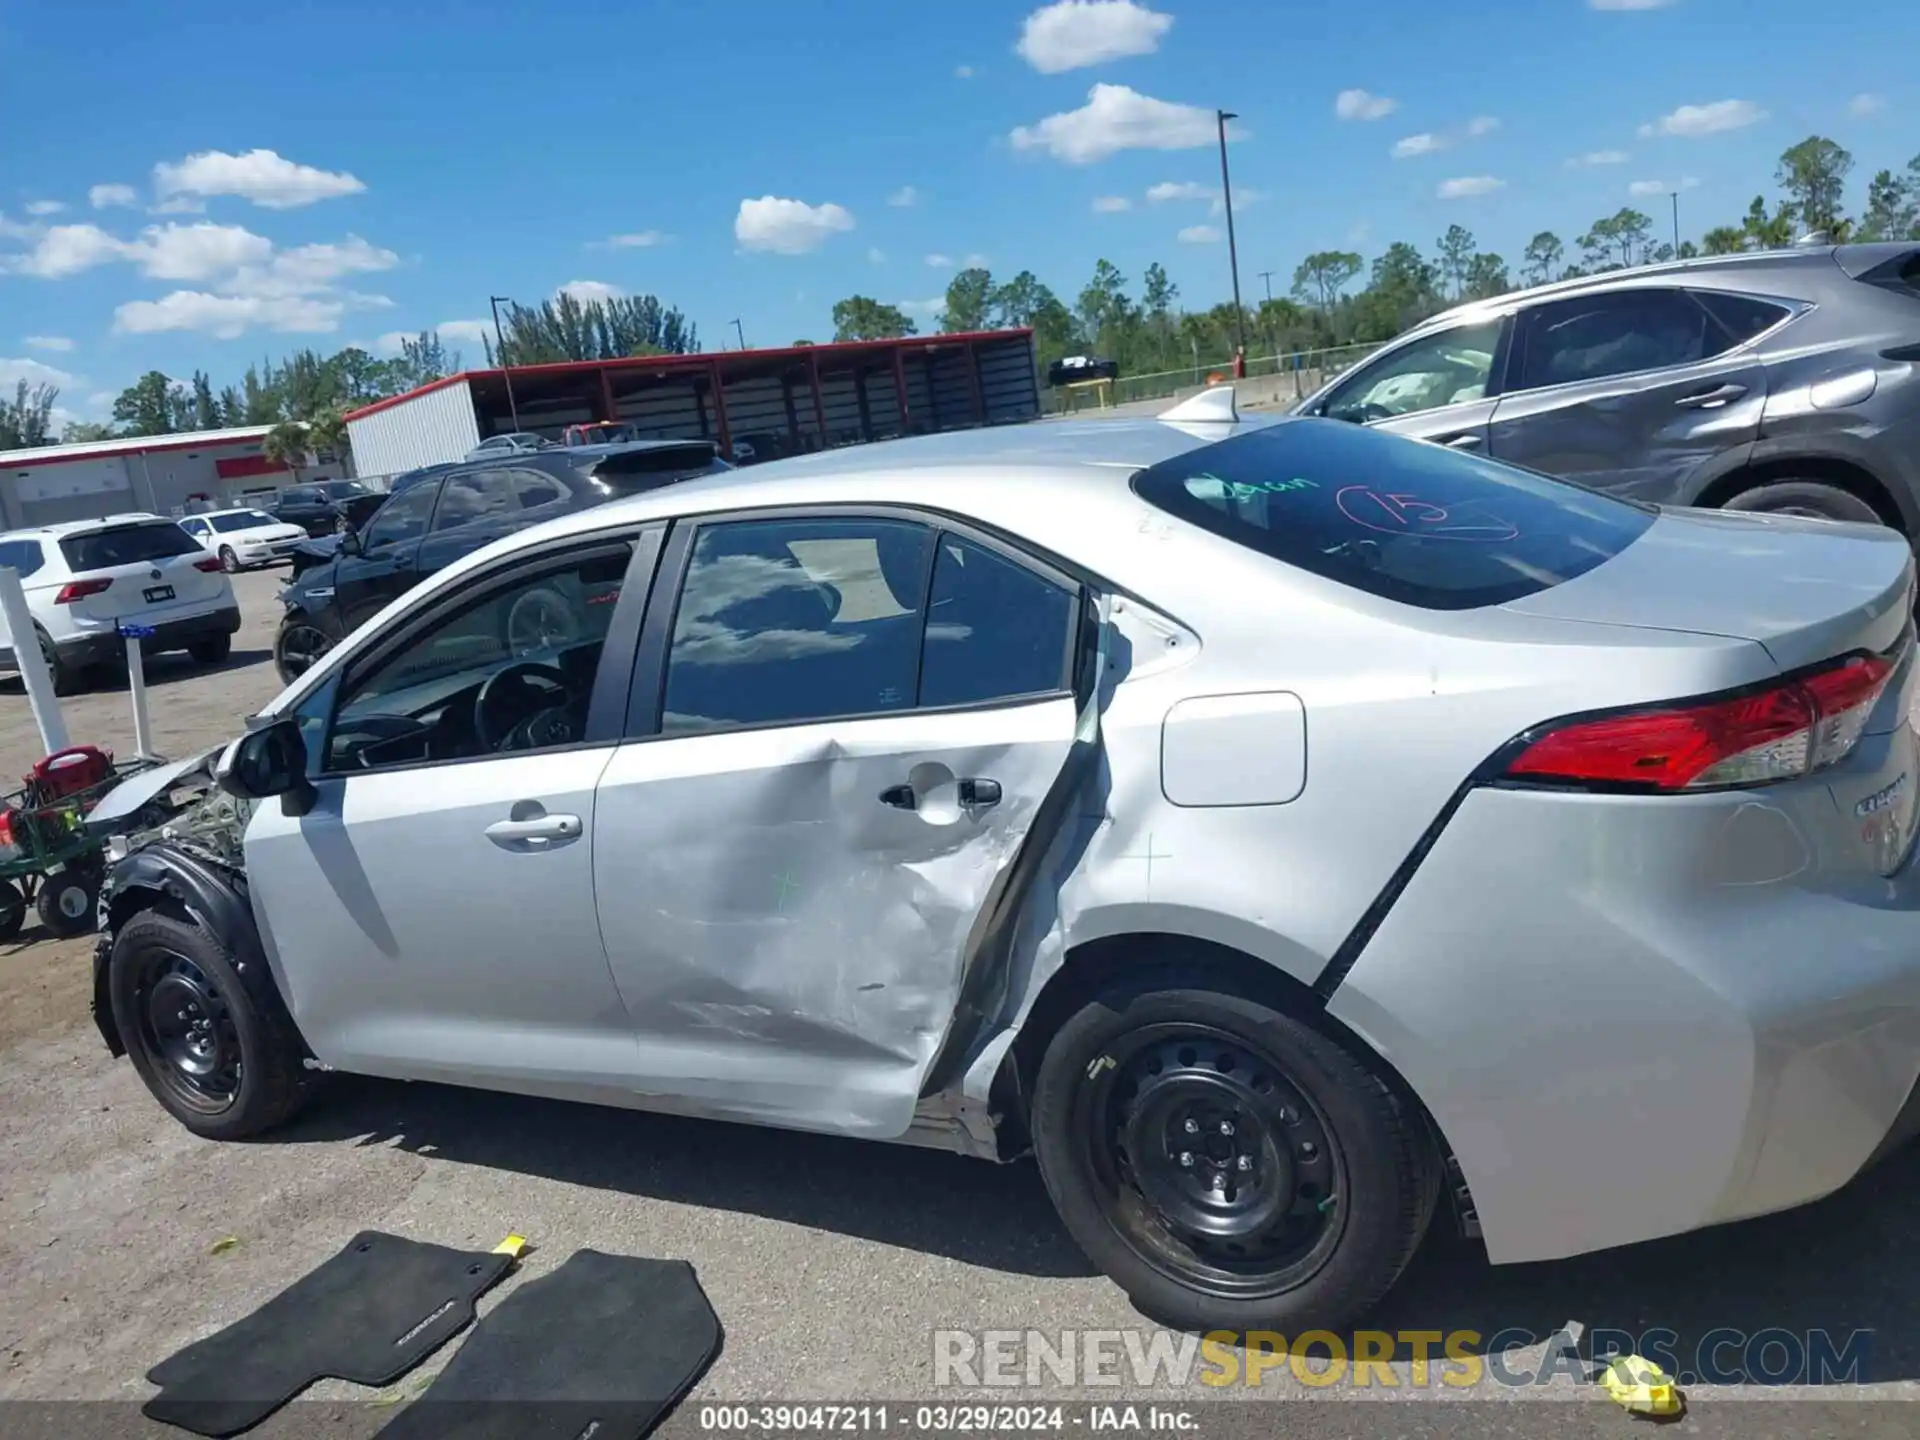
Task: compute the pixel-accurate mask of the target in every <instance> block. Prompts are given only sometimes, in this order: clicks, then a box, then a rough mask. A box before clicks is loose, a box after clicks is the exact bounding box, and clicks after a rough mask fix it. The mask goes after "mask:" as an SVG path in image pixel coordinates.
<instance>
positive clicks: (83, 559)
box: [60, 520, 200, 570]
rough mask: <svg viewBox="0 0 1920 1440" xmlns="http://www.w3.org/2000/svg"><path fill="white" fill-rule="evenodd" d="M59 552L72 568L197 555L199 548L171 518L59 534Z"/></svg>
mask: <svg viewBox="0 0 1920 1440" xmlns="http://www.w3.org/2000/svg"><path fill="white" fill-rule="evenodd" d="M60 553H61V554H62V555H64V556H66V557H67V564H68V565H70V566H72V567H73V568H74V569H75V570H107V569H111V568H112V567H113V566H115V565H140V564H144V563H145V562H146V561H149V560H165V559H167V558H168V557H169V556H173V555H197V554H199V553H200V547H199V546H198V545H196V544H194V542H193V537H192V536H190V535H188V534H187V532H186V531H184V530H182V529H181V528H180V527H179V526H178V525H176V524H174V523H173V522H172V521H171V520H154V521H149V522H148V523H146V524H144V525H116V526H114V528H113V529H111V530H92V531H89V532H88V533H86V534H84V535H66V536H63V537H61V540H60Z"/></svg>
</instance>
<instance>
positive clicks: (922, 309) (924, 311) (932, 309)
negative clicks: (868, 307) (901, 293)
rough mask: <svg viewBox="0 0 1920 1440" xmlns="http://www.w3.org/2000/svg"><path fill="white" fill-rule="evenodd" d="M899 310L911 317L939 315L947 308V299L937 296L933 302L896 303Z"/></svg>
mask: <svg viewBox="0 0 1920 1440" xmlns="http://www.w3.org/2000/svg"><path fill="white" fill-rule="evenodd" d="M894 308H895V309H897V310H904V311H905V312H906V313H907V314H909V315H938V314H940V313H941V312H942V311H944V310H945V309H946V308H947V297H946V296H944V295H936V296H934V297H933V298H932V299H931V300H901V301H898V302H896V303H895V306H894Z"/></svg>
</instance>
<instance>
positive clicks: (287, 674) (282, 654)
mask: <svg viewBox="0 0 1920 1440" xmlns="http://www.w3.org/2000/svg"><path fill="white" fill-rule="evenodd" d="M332 648H333V637H332V636H331V635H329V634H327V632H326V631H325V630H323V629H321V628H320V626H319V625H318V624H317V623H315V621H314V620H313V619H312V618H311V617H309V616H307V615H306V614H304V613H302V612H301V611H298V610H290V611H288V612H287V615H286V617H285V618H284V619H283V620H281V622H280V630H279V633H278V634H276V635H275V636H274V637H273V668H274V669H275V670H277V671H278V672H279V674H280V680H281V683H282V684H290V683H292V682H293V681H294V680H296V679H298V678H299V677H300V676H302V675H304V674H306V673H307V671H308V670H310V669H311V668H312V667H313V664H314V662H315V661H317V660H318V659H319V658H320V657H321V656H322V655H325V654H326V653H327V652H328V651H329V650H331V649H332Z"/></svg>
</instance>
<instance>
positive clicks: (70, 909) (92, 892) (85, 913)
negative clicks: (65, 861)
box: [33, 866, 100, 940]
mask: <svg viewBox="0 0 1920 1440" xmlns="http://www.w3.org/2000/svg"><path fill="white" fill-rule="evenodd" d="M99 899H100V877H99V875H98V874H96V873H94V872H93V871H91V870H87V869H84V868H79V869H76V868H75V867H73V866H68V867H67V868H66V869H64V870H56V871H55V872H54V873H53V874H51V875H48V876H47V877H46V878H45V879H43V880H42V881H41V882H40V893H39V894H38V895H36V896H34V899H33V908H34V910H35V911H36V912H37V913H38V914H39V916H40V928H41V929H43V930H45V931H46V932H47V934H49V935H51V936H53V938H54V939H56V940H69V939H72V938H73V937H74V936H75V935H86V934H89V933H91V932H92V931H93V930H94V928H95V927H96V926H97V924H98V923H99V921H98V917H97V916H96V915H95V913H94V907H95V905H96V904H97V903H98V902H99Z"/></svg>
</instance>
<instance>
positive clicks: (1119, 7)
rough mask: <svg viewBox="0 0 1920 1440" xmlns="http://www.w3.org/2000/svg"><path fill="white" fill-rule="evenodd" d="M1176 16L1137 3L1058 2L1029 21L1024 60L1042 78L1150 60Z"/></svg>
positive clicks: (1024, 28)
mask: <svg viewBox="0 0 1920 1440" xmlns="http://www.w3.org/2000/svg"><path fill="white" fill-rule="evenodd" d="M1172 28H1173V17H1172V16H1171V15H1162V14H1161V13H1160V12H1159V11H1157V10H1149V9H1147V8H1146V7H1145V6H1143V5H1136V4H1134V3H1133V0H1057V3H1055V4H1052V5H1048V6H1045V7H1043V8H1041V9H1039V10H1036V11H1034V12H1033V13H1032V14H1031V15H1029V16H1027V19H1026V23H1025V24H1024V25H1022V26H1021V27H1020V43H1019V44H1018V45H1016V46H1014V49H1015V50H1016V51H1018V52H1019V55H1020V58H1021V59H1023V60H1025V61H1026V62H1027V63H1028V64H1029V65H1031V66H1032V67H1033V68H1034V69H1036V70H1038V71H1039V72H1040V73H1041V74H1043V75H1058V74H1060V73H1061V72H1062V71H1064V70H1079V69H1083V68H1084V67H1086V66H1088V65H1099V64H1102V63H1103V62H1105V61H1108V60H1123V59H1126V58H1127V57H1128V56H1131V55H1151V54H1152V53H1153V52H1154V51H1156V50H1158V49H1159V48H1160V41H1161V40H1162V39H1163V38H1164V37H1165V36H1166V33H1167V31H1169V30H1171V29H1172Z"/></svg>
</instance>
